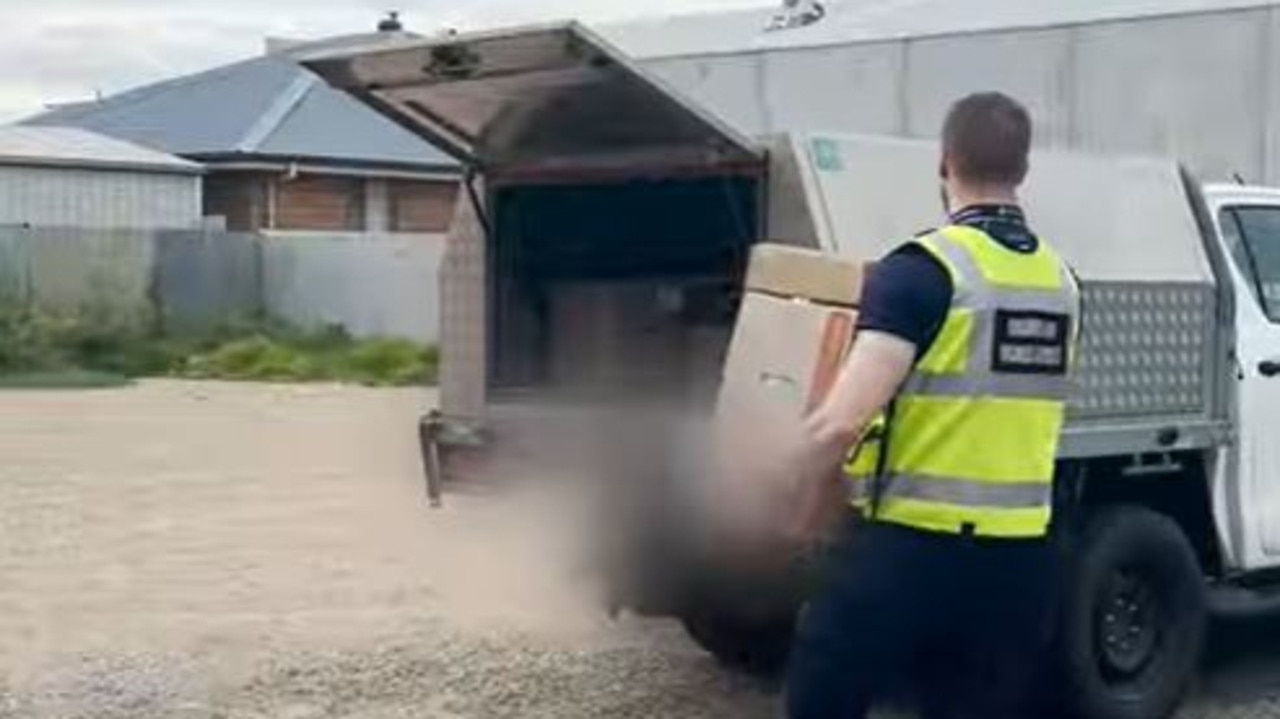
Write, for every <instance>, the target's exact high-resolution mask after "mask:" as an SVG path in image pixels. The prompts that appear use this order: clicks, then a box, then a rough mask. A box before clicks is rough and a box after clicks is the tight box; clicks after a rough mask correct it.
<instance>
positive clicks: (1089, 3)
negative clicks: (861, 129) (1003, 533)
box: [597, 0, 1280, 58]
mask: <svg viewBox="0 0 1280 719" xmlns="http://www.w3.org/2000/svg"><path fill="white" fill-rule="evenodd" d="M1276 5H1280V0H829V1H828V2H826V3H825V7H826V10H827V14H826V17H825V18H823V19H822V20H820V21H818V22H816V23H814V24H812V25H809V26H806V27H799V28H793V29H789V30H777V31H766V30H765V28H766V27H767V26H768V25H769V23H770V20H771V19H772V18H773V16H774V15H775V14H777V12H778V10H779V8H780V7H781V3H777V4H776V5H772V6H766V7H761V8H752V9H749V10H737V11H730V12H719V13H706V14H699V15H685V16H674V17H667V18H660V19H649V20H640V21H635V22H628V23H619V24H612V25H603V26H600V27H599V28H597V30H598V31H599V32H600V33H601V34H603V35H604V36H605V37H606V38H608V39H609V40H610V41H612V42H613V43H614V44H616V45H618V46H619V47H620V48H621V49H623V50H624V51H626V52H628V53H630V54H631V55H634V56H636V57H640V58H656V57H669V56H677V55H702V54H723V53H732V52H745V51H752V50H769V49H775V48H789V47H792V48H794V47H812V46H820V45H837V44H844V43H855V42H874V41H877V40H894V39H901V38H909V37H922V36H930V35H947V34H959V33H970V32H983V31H991V30H1000V29H1009V28H1034V27H1049V26H1055V25H1072V24H1082V23H1091V22H1102V21H1109V20H1125V19H1136V18H1144V17H1156V16H1161V15H1179V14H1188V13H1199V12H1218V11H1225V10H1237V9H1243V8H1252V7H1265V6H1276Z"/></svg>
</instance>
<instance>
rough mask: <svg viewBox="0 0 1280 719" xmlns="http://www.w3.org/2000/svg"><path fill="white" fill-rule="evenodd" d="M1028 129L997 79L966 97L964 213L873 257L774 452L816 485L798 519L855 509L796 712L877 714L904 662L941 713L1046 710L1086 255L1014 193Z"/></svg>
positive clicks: (809, 636) (1006, 714)
mask: <svg viewBox="0 0 1280 719" xmlns="http://www.w3.org/2000/svg"><path fill="white" fill-rule="evenodd" d="M1031 133H1032V128H1031V120H1030V117H1029V116H1028V113H1027V111H1026V110H1025V109H1024V108H1023V107H1022V106H1021V105H1019V104H1018V103H1017V102H1015V101H1014V100H1012V99H1010V98H1008V97H1006V96H1004V95H1001V94H998V93H984V94H976V95H971V96H969V97H966V98H964V99H962V100H960V101H959V102H957V103H956V104H955V105H954V106H953V107H952V108H951V110H950V113H949V114H948V116H947V119H946V123H945V127H944V129H943V136H942V160H941V166H940V174H941V179H942V191H943V198H944V202H945V204H946V209H947V211H948V213H949V216H950V219H949V223H948V225H947V226H946V227H943V228H941V229H938V230H933V231H929V232H926V233H923V234H921V235H920V236H918V237H916V238H915V239H914V240H912V241H910V242H907V243H906V244H904V245H902V246H901V247H899V248H898V249H897V250H895V251H894V252H892V253H890V254H889V255H888V256H887V257H885V258H884V259H883V260H882V261H881V262H879V263H878V264H877V265H876V267H875V269H874V270H873V271H872V272H871V273H870V274H869V276H868V277H867V281H866V283H865V287H864V294H863V297H862V304H861V314H860V318H859V331H858V334H857V337H856V339H855V340H854V344H853V347H852V349H851V351H850V354H849V357H848V360H847V362H846V365H845V367H844V369H843V372H842V374H841V376H840V378H839V379H838V380H837V382H836V385H835V386H834V388H833V390H832V392H831V394H830V395H829V397H828V398H827V399H826V401H825V403H824V404H823V405H822V406H821V407H820V408H819V409H818V410H817V411H816V412H814V413H813V414H812V415H811V416H810V417H809V418H808V419H807V421H806V424H805V429H804V432H803V433H802V434H803V436H802V438H801V439H799V440H798V442H797V444H796V448H795V449H794V451H793V452H791V453H790V456H789V457H787V459H786V461H785V462H783V463H781V464H779V463H776V462H775V463H773V470H772V472H771V473H772V474H773V475H774V476H773V479H772V481H775V482H777V481H780V478H781V477H789V478H794V479H796V480H797V481H798V482H799V485H798V487H799V494H800V495H801V497H803V498H804V501H803V503H802V504H803V506H802V507H801V508H800V510H799V513H798V515H797V516H796V517H795V518H794V521H793V524H792V529H793V532H794V534H795V535H797V536H799V537H801V538H805V537H810V538H811V537H815V536H818V535H819V534H821V533H822V532H824V531H826V530H827V529H828V527H827V526H826V525H827V522H828V521H829V520H828V518H829V517H830V516H832V512H831V511H830V508H831V507H833V506H836V507H843V508H844V511H843V512H838V513H839V514H843V515H844V516H843V517H842V518H841V519H839V520H837V521H839V522H841V523H842V524H843V525H845V526H843V527H841V528H840V535H839V536H840V539H839V540H838V544H837V548H836V551H835V552H834V555H833V557H832V564H831V567H830V570H829V577H828V579H827V583H826V586H825V588H824V589H822V590H821V592H820V593H819V595H818V596H817V597H816V598H815V599H814V600H813V601H812V602H811V604H810V606H809V607H808V609H807V611H806V613H805V615H804V617H803V619H802V622H801V627H800V631H799V634H798V637H797V640H796V644H795V647H794V653H793V657H792V665H791V669H790V674H789V677H788V699H787V708H788V714H789V716H790V717H791V718H792V719H861V718H862V717H865V716H867V713H868V711H869V709H870V707H871V705H872V704H873V702H874V701H875V700H877V699H878V698H880V697H881V696H882V695H883V692H884V690H885V688H886V686H888V684H889V683H890V682H891V681H892V682H893V683H894V684H901V676H900V675H902V674H904V673H911V675H912V677H913V678H919V679H920V680H921V682H922V686H921V689H922V691H921V697H922V701H923V703H924V706H923V707H922V709H923V710H924V715H925V716H926V717H981V718H982V719H1018V718H1021V717H1029V716H1030V713H1029V711H1030V710H1029V709H1028V707H1027V702H1028V698H1029V693H1030V691H1029V690H1030V688H1031V685H1032V682H1033V679H1034V674H1035V668H1036V658H1037V653H1038V652H1039V650H1040V649H1041V646H1042V641H1043V639H1044V638H1045V636H1046V633H1047V629H1048V625H1049V611H1048V609H1049V604H1050V599H1051V595H1052V587H1051V584H1052V575H1053V568H1052V552H1051V549H1050V547H1049V544H1048V540H1047V537H1046V535H1047V533H1048V527H1049V520H1050V513H1051V495H1052V488H1051V484H1052V477H1053V470H1054V460H1055V457H1056V454H1057V448H1058V436H1059V433H1060V430H1061V427H1062V424H1063V419H1064V414H1065V407H1066V401H1067V397H1068V394H1069V391H1070V386H1069V380H1068V376H1067V375H1068V364H1069V360H1070V356H1071V346H1072V344H1073V342H1074V337H1075V327H1076V324H1077V318H1078V314H1079V309H1078V290H1077V287H1076V283H1075V281H1074V279H1073V278H1072V276H1071V273H1070V272H1069V270H1068V268H1067V267H1066V266H1065V264H1064V263H1063V262H1062V260H1061V259H1059V257H1058V255H1057V253H1056V252H1054V250H1053V249H1052V248H1051V247H1050V246H1049V245H1048V244H1047V243H1046V242H1044V241H1043V240H1041V239H1040V238H1038V237H1037V236H1036V235H1035V233H1034V232H1033V231H1032V230H1031V228H1030V227H1029V226H1028V224H1027V222H1026V219H1025V217H1024V216H1023V213H1022V211H1021V209H1020V208H1019V206H1018V198H1017V188H1018V187H1019V186H1020V185H1021V183H1022V181H1023V180H1024V178H1025V177H1026V174H1027V170H1028V154H1029V150H1030V146H1031ZM851 448H854V449H853V451H852V452H851V451H850V449H851ZM849 505H852V509H850V508H849ZM922 660H923V662H922Z"/></svg>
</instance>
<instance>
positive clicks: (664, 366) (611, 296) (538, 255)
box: [489, 174, 760, 403]
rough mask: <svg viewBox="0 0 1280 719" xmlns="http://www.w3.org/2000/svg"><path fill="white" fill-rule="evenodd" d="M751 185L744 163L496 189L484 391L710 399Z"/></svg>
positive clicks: (753, 223)
mask: <svg viewBox="0 0 1280 719" xmlns="http://www.w3.org/2000/svg"><path fill="white" fill-rule="evenodd" d="M759 197H760V187H759V178H757V177H755V176H752V175H750V174H736V175H711V176H700V177H672V178H665V179H663V178H653V177H649V178H646V179H631V180H624V179H618V180H614V181H610V182H606V183H601V182H599V181H593V182H591V183H590V184H576V183H556V184H533V185H517V186H508V187H502V188H499V189H496V190H495V191H494V192H493V196H492V207H493V213H492V225H491V226H492V228H493V232H492V234H493V236H492V237H491V238H490V239H489V244H490V248H489V251H490V257H489V260H490V262H489V266H490V267H491V268H492V275H491V281H490V288H489V291H490V293H491V295H490V302H489V307H490V311H491V317H490V326H491V327H492V328H493V333H492V335H491V337H492V342H491V345H490V352H491V356H490V358H489V366H490V377H489V382H490V396H491V397H494V398H495V399H498V398H501V397H503V396H507V397H511V396H513V395H514V396H528V395H530V394H537V395H539V396H544V397H552V398H556V399H566V400H587V401H589V400H596V399H605V398H608V399H611V400H619V399H626V400H629V401H647V400H653V401H660V402H663V403H671V402H682V401H685V400H687V401H690V402H694V403H705V402H707V401H708V399H709V396H710V394H711V393H712V392H714V390H715V388H716V386H717V384H718V381H719V371H720V366H721V364H722V361H723V358H724V353H725V351H726V349H727V346H728V342H729V338H730V333H731V331H732V327H733V322H734V318H735V314H736V308H737V305H738V300H739V296H740V287H741V278H742V274H743V272H744V271H745V267H746V260H747V255H748V253H749V250H750V245H751V243H752V242H753V241H754V240H755V239H756V237H757V236H758V227H759V214H760V213H759V205H760V203H759Z"/></svg>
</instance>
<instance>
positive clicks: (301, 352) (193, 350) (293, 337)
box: [0, 313, 439, 387]
mask: <svg viewBox="0 0 1280 719" xmlns="http://www.w3.org/2000/svg"><path fill="white" fill-rule="evenodd" d="M438 364H439V361H438V354H437V352H436V350H435V349H434V348H432V347H426V346H423V345H418V344H415V343H413V342H408V341H405V340H397V339H370V340H356V339H353V338H352V337H350V336H349V335H348V334H347V333H346V332H344V331H342V330H341V329H340V328H326V329H323V330H317V331H303V330H299V329H296V328H292V327H288V326H284V325H279V324H264V323H240V324H236V325H228V326H226V327H222V328H218V329H217V330H214V331H210V332H206V333H202V334H199V335H192V334H187V335H180V336H168V337H163V336H155V335H151V334H147V333H144V332H141V331H139V330H137V329H131V328H127V327H121V326H115V325H112V324H111V323H110V322H103V321H90V320H85V319H76V318H64V317H48V316H40V315H31V314H25V313H19V314H15V313H9V314H3V313H0V387H15V386H23V387H32V386H82V387H83V386H119V383H120V382H122V381H127V379H128V378H137V377H183V378H189V379H216V380H242V381H262V382H340V383H349V384H363V385H370V386H379V387H391V386H410V385H423V384H431V383H433V382H435V380H436V373H437V367H438ZM109 378H115V380H111V379H109ZM112 381H114V384H108V383H109V382H112ZM77 383H79V384H77Z"/></svg>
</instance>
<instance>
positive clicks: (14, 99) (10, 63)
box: [0, 0, 772, 122]
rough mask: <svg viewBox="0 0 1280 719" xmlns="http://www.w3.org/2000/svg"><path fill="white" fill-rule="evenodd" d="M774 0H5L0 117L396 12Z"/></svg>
mask: <svg viewBox="0 0 1280 719" xmlns="http://www.w3.org/2000/svg"><path fill="white" fill-rule="evenodd" d="M768 4H772V3H771V2H770V0H643V2H637V0H452V1H449V0H0V26H2V27H4V36H3V37H4V39H3V40H2V41H0V122H3V121H9V120H14V119H18V118H21V117H23V116H24V115H29V114H33V113H35V112H38V111H40V110H41V109H42V108H43V107H44V105H45V104H47V103H57V102H67V101H74V100H82V99H87V98H90V97H92V96H93V95H94V93H96V92H102V93H105V94H111V93H114V92H119V91H120V90H123V89H126V88H129V87H133V86H136V85H141V84H145V83H149V82H153V81H156V80H160V79H164V78H167V77H172V76H175V75H182V74H186V73H190V72H195V71H197V70H202V69H205V68H208V67H212V66H214V65H218V64H222V63H227V62H232V61H235V60H238V59H241V58H244V57H246V56H249V55H253V54H255V53H258V52H260V51H261V47H262V41H263V38H264V37H265V36H267V35H277V36H287V37H293V36H299V37H320V36H325V35H333V34H343V33H351V32H363V31H366V30H372V29H373V27H374V26H375V25H376V24H377V21H378V19H379V17H380V16H382V15H383V14H384V13H385V11H386V10H389V9H398V10H400V11H401V12H402V14H403V16H404V20H405V23H406V25H407V27H408V29H410V30H417V31H420V32H430V31H432V30H436V29H438V28H441V27H458V28H464V29H465V28H472V27H480V26H489V25H495V24H506V23H513V22H524V21H529V20H546V19H560V18H566V17H578V18H581V19H584V20H587V21H593V20H594V21H601V20H614V19H619V18H628V17H634V16H636V15H639V14H673V13H678V12H696V11H703V10H712V9H717V8H726V7H739V6H749V5H768Z"/></svg>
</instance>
